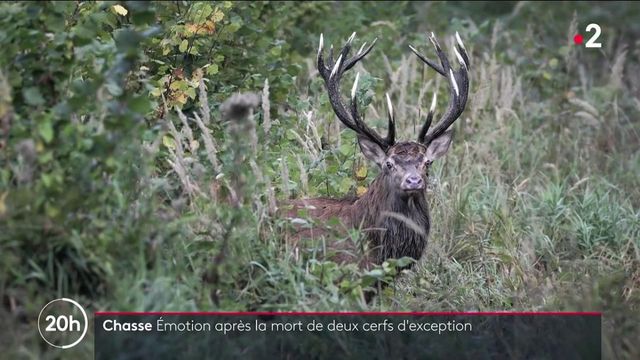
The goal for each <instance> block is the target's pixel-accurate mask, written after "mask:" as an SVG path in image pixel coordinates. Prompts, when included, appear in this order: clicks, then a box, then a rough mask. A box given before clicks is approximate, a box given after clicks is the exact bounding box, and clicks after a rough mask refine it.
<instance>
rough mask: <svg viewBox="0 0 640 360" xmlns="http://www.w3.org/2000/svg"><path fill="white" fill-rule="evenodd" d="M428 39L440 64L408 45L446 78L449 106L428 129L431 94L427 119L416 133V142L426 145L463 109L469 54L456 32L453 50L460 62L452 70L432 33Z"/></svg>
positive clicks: (434, 101)
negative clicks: (458, 66) (458, 65)
mask: <svg viewBox="0 0 640 360" xmlns="http://www.w3.org/2000/svg"><path fill="white" fill-rule="evenodd" d="M429 40H431V43H432V44H433V46H434V47H435V48H436V54H437V55H438V58H439V59H440V65H438V64H437V63H435V62H434V61H431V60H429V59H427V58H426V57H425V56H424V55H422V54H420V53H419V52H418V50H416V49H415V48H414V47H413V46H411V45H409V48H410V49H411V51H413V52H414V53H415V54H416V55H417V56H418V57H419V58H420V60H422V61H423V62H424V63H425V64H427V65H429V67H431V68H432V69H433V70H435V71H436V72H438V73H439V74H440V75H442V76H444V77H446V78H447V80H448V81H449V96H450V101H449V106H448V107H447V111H446V112H445V113H444V115H442V118H441V119H440V121H438V123H437V124H436V125H435V126H434V127H433V128H432V129H431V131H428V130H429V126H431V120H432V119H433V112H434V110H435V107H436V94H435V93H434V94H433V101H432V102H431V108H430V109H429V114H428V115H427V119H426V121H425V123H424V125H423V126H422V129H421V130H420V133H419V135H418V142H421V143H423V144H426V145H428V144H429V143H431V141H433V139H435V138H437V137H438V136H440V135H442V133H444V132H445V131H446V130H447V129H448V128H449V127H450V126H451V124H453V122H454V121H456V119H458V117H460V114H462V111H464V107H465V105H466V104H467V96H468V95H469V74H468V70H469V56H468V55H467V50H466V49H465V48H464V44H462V39H460V35H459V34H458V33H457V32H456V41H455V43H456V46H455V47H454V49H453V51H454V52H455V54H456V57H457V58H458V62H460V68H459V69H458V70H457V71H454V70H453V69H452V68H451V66H450V65H449V59H448V58H447V56H446V55H445V54H444V52H443V51H442V49H441V48H440V44H438V40H436V37H435V35H434V34H433V33H431V35H430V36H429Z"/></svg>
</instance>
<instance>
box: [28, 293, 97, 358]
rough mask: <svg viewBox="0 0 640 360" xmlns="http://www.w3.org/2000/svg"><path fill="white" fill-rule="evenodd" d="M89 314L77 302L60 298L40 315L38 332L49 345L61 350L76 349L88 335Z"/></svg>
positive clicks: (46, 306)
mask: <svg viewBox="0 0 640 360" xmlns="http://www.w3.org/2000/svg"><path fill="white" fill-rule="evenodd" d="M88 327H89V321H88V320H87V313H86V312H85V311H84V309H83V308H82V306H80V304H78V303H77V302H76V301H74V300H71V299H68V298H60V299H55V300H53V301H50V302H49V303H48V304H47V305H45V306H44V307H43V308H42V310H40V315H38V331H39V332H40V336H42V339H44V341H46V342H47V344H49V345H51V346H54V347H57V348H59V349H68V348H71V347H74V346H76V345H78V344H79V343H80V341H82V339H83V338H84V336H85V335H86V334H87V329H88Z"/></svg>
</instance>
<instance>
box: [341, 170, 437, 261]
mask: <svg viewBox="0 0 640 360" xmlns="http://www.w3.org/2000/svg"><path fill="white" fill-rule="evenodd" d="M387 184H388V182H387V179H385V178H384V175H380V176H378V177H377V178H376V179H375V180H374V181H373V182H372V183H371V185H370V186H369V189H368V191H367V193H365V194H364V195H363V196H362V197H360V198H359V199H358V200H357V201H356V202H355V203H354V204H353V205H352V206H353V214H354V218H353V223H354V225H355V226H361V228H362V230H363V231H364V232H365V233H366V234H367V240H368V241H369V244H368V246H369V248H370V249H374V250H373V252H374V254H376V256H375V257H376V259H377V261H376V262H377V263H382V262H383V261H384V260H386V259H388V258H396V259H398V258H401V257H404V256H409V257H412V258H414V259H416V260H417V259H420V257H421V256H422V253H423V251H424V249H425V247H426V244H427V237H428V235H429V229H430V218H429V205H428V203H427V199H426V197H425V193H424V192H421V193H417V194H413V195H410V196H409V195H405V194H398V192H397V191H395V190H393V189H389V188H388V185H387Z"/></svg>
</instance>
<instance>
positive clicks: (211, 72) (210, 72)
mask: <svg viewBox="0 0 640 360" xmlns="http://www.w3.org/2000/svg"><path fill="white" fill-rule="evenodd" d="M217 73H218V64H211V65H209V66H207V75H215V74H217Z"/></svg>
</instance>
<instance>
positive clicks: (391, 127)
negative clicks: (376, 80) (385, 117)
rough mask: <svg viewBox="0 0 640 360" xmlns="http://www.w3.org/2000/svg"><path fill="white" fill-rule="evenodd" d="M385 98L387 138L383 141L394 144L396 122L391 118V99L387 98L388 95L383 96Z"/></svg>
mask: <svg viewBox="0 0 640 360" xmlns="http://www.w3.org/2000/svg"><path fill="white" fill-rule="evenodd" d="M385 95H386V97H387V111H388V113H389V123H388V125H387V126H388V128H389V130H388V132H387V138H386V139H385V140H386V142H387V143H389V144H394V143H395V142H396V120H395V117H394V116H393V105H391V98H389V93H387V94H385Z"/></svg>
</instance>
